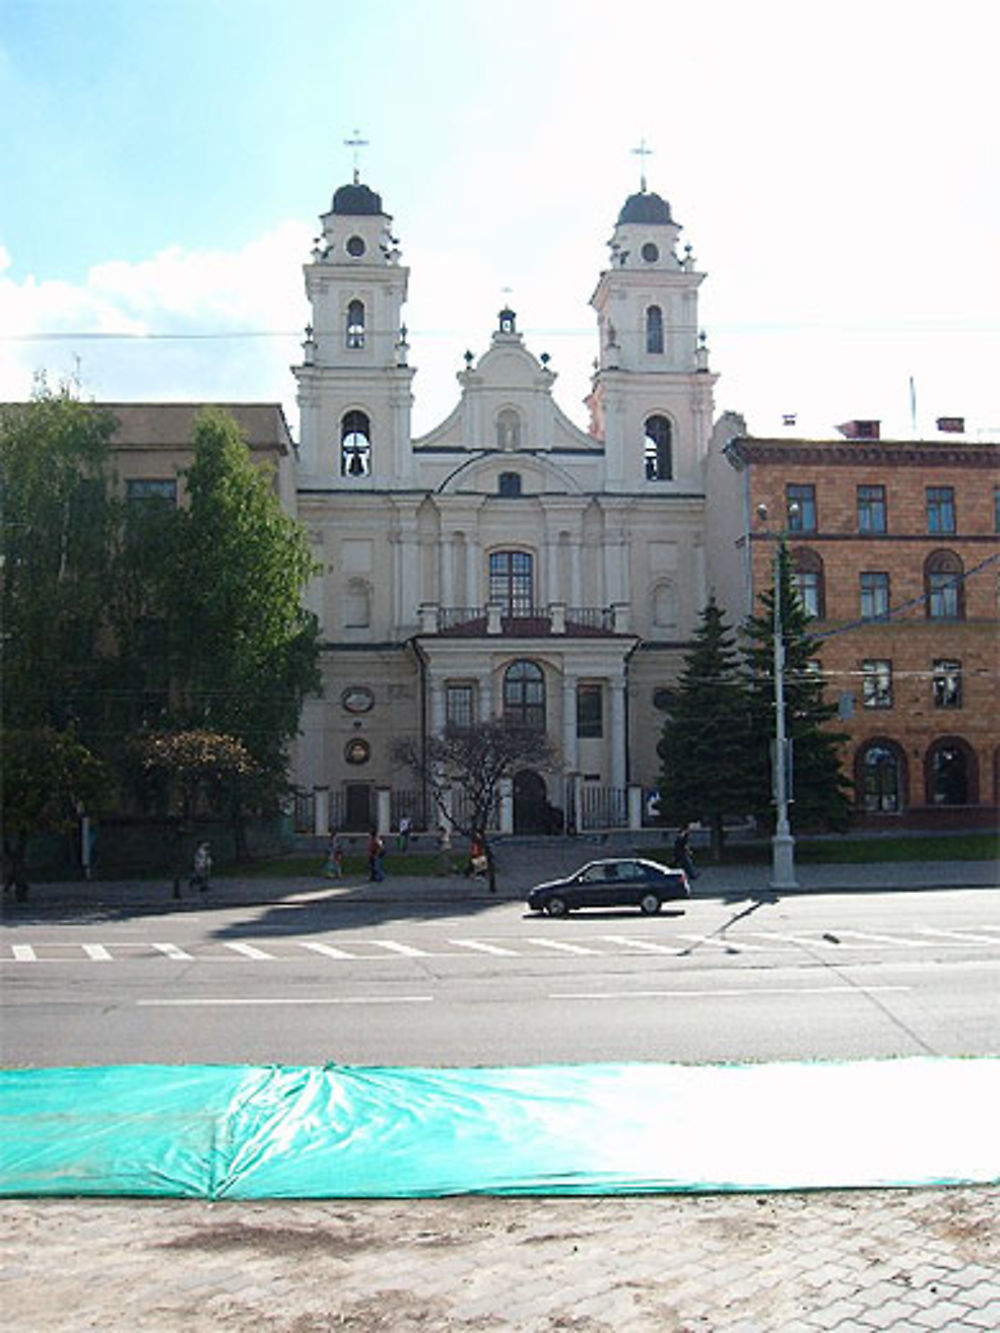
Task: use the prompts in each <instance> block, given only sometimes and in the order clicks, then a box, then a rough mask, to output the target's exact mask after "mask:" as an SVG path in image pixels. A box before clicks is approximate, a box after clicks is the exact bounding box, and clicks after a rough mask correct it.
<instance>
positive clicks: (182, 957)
mask: <svg viewBox="0 0 1000 1333" xmlns="http://www.w3.org/2000/svg"><path fill="white" fill-rule="evenodd" d="M150 948H152V949H155V950H156V951H157V953H162V954H163V955H164V956H165V957H166V958H172V959H173V960H174V961H175V962H178V963H193V962H194V954H190V953H188V952H187V951H186V950H185V949H182V948H181V947H180V945H178V944H169V943H164V944H161V943H159V942H158V941H156V940H154V941H153V942H152V944H151V945H150Z"/></svg>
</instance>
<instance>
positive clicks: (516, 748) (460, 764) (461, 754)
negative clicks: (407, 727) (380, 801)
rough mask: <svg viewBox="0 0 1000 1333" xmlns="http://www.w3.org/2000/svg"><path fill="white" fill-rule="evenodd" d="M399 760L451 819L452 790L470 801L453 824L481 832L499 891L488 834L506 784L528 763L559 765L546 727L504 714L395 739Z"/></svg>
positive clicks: (490, 872) (491, 876)
mask: <svg viewBox="0 0 1000 1333" xmlns="http://www.w3.org/2000/svg"><path fill="white" fill-rule="evenodd" d="M392 757H393V760H394V762H395V763H397V764H400V765H401V766H402V767H404V768H408V769H409V770H410V772H411V773H413V774H414V776H415V777H417V778H418V779H419V780H420V782H421V783H422V784H423V786H424V788H425V790H426V791H428V792H429V794H430V797H431V800H432V801H433V803H434V807H435V810H436V812H437V817H438V819H439V820H440V822H441V824H442V825H445V824H446V822H447V816H446V813H445V812H446V810H447V809H448V803H447V795H446V793H447V792H448V791H449V789H452V790H459V791H461V792H462V793H463V795H464V797H465V800H464V802H463V803H462V805H461V807H460V809H461V810H462V811H464V812H465V813H464V815H463V814H461V813H459V812H456V811H455V810H454V809H453V810H452V814H451V824H452V826H453V827H454V828H455V829H456V830H457V831H458V832H459V833H461V834H463V835H464V836H466V837H468V838H473V837H481V838H482V842H483V850H484V852H485V854H486V861H487V873H488V876H489V887H490V892H491V893H495V892H496V862H495V859H494V856H493V848H492V846H491V844H490V842H489V840H488V838H487V832H488V830H489V826H490V821H491V817H492V816H493V814H494V811H495V809H496V805H497V801H498V798H499V795H500V783H501V781H502V780H503V779H504V778H513V777H514V775H515V774H516V773H517V772H518V770H519V769H522V768H541V769H549V770H554V769H555V768H556V767H557V766H558V756H557V753H556V750H555V747H554V746H553V744H552V742H551V741H550V740H549V738H548V736H547V735H546V734H545V732H543V731H536V730H534V729H533V728H529V727H518V726H512V725H511V724H510V723H508V722H505V721H504V720H503V719H502V718H491V719H490V720H489V721H487V722H477V723H476V724H475V725H474V726H472V727H462V728H458V727H449V728H447V729H446V730H445V731H444V732H443V733H442V734H441V735H435V736H428V737H427V738H426V740H425V741H424V742H423V743H421V742H420V741H419V740H416V739H413V738H411V737H400V738H398V739H397V740H396V741H394V742H393V745H392Z"/></svg>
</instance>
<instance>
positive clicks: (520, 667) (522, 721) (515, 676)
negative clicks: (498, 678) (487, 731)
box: [503, 659, 545, 731]
mask: <svg viewBox="0 0 1000 1333" xmlns="http://www.w3.org/2000/svg"><path fill="white" fill-rule="evenodd" d="M503 718H504V721H505V722H509V723H510V724H511V725H512V726H517V727H528V728H530V729H531V730H532V731H544V730H545V676H544V674H543V672H542V668H541V667H540V666H539V665H538V664H537V663H536V662H529V661H526V660H523V659H522V660H521V661H518V662H512V663H511V664H510V666H509V667H508V668H507V670H506V671H505V672H504V678H503Z"/></svg>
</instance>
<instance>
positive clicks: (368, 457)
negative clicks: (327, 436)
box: [340, 412, 372, 477]
mask: <svg viewBox="0 0 1000 1333" xmlns="http://www.w3.org/2000/svg"><path fill="white" fill-rule="evenodd" d="M371 470H372V441H371V423H370V422H369V420H368V417H367V416H366V414H365V413H364V412H345V413H344V417H343V420H342V421H341V423H340V475H341V476H342V477H367V476H369V475H370V473H371Z"/></svg>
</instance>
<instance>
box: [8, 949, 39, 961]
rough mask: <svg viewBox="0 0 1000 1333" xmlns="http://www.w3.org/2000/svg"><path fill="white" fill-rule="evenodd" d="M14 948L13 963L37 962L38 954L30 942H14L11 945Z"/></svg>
mask: <svg viewBox="0 0 1000 1333" xmlns="http://www.w3.org/2000/svg"><path fill="white" fill-rule="evenodd" d="M11 947H12V948H13V950H14V962H15V963H37V962H38V954H36V953H35V947H34V945H32V944H15V945H12V946H11Z"/></svg>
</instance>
